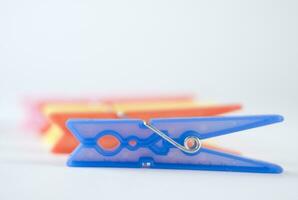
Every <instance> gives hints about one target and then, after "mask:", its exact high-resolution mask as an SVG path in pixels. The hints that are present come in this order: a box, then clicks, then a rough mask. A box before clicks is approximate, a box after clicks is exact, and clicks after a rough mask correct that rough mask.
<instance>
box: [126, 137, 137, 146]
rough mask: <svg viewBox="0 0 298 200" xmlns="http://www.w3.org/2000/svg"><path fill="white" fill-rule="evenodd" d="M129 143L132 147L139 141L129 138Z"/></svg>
mask: <svg viewBox="0 0 298 200" xmlns="http://www.w3.org/2000/svg"><path fill="white" fill-rule="evenodd" d="M128 144H129V145H130V146H131V147H135V146H136V145H137V141H136V140H134V139H131V140H129V142H128Z"/></svg>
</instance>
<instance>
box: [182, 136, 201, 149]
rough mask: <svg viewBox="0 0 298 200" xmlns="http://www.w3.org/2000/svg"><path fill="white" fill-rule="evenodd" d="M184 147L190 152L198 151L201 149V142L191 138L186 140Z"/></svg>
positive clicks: (196, 138)
mask: <svg viewBox="0 0 298 200" xmlns="http://www.w3.org/2000/svg"><path fill="white" fill-rule="evenodd" d="M184 146H185V148H187V149H188V150H198V149H199V148H200V147H201V141H200V139H199V138H198V137H195V136H189V137H187V138H185V140H184Z"/></svg>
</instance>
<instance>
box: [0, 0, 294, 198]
mask: <svg viewBox="0 0 298 200" xmlns="http://www.w3.org/2000/svg"><path fill="white" fill-rule="evenodd" d="M297 35H298V2H297V1H296V0H292V1H291V0H271V1H269V0H268V1H266V0H250V1H239V0H238V1H229V0H226V1H220V0H214V1H212V0H209V1H188V0H185V1H182V0H181V1H165V0H158V1H157V0H156V1H154V0H153V1H137V0H136V1H131V0H129V1H120V0H115V1H91V0H84V1H78V0H73V1H70V0H59V1H58V0H51V1H47V0H44V1H40V0H39V1H38V0H35V1H34V0H27V1H21V0H1V1H0V91H1V97H0V199H21V198H22V199H41V198H42V199H60V198H61V199H63V198H64V199H65V198H71V199H82V198H85V199H96V198H97V199H98V198H101V199H105V198H111V197H113V198H115V199H120V198H124V199H125V198H130V199H139V198H142V199H158V198H171V199H190V198H206V199H207V198H208V199H213V198H217V199H218V198H224V199H236V198H237V199H239V198H242V199H261V198H262V199H264V198H265V199H297V197H298V191H297V188H298V155H297V153H298V145H297V140H298V136H297V135H298V133H297V131H298V125H297V123H298V117H297V112H298V106H297V102H298V80H297V75H298V37H297ZM126 92H128V93H149V94H150V93H164V92H166V93H169V92H176V93H177V92H183V93H191V92H193V93H196V94H198V96H199V98H203V99H213V100H217V101H219V102H242V103H243V104H244V106H245V109H244V111H243V112H242V113H238V114H260V113H263V114H269V113H278V114H282V115H284V116H285V119H286V120H285V122H284V123H282V124H278V125H274V126H271V127H268V128H260V129H258V130H257V129H256V130H250V131H249V132H247V133H250V134H232V135H231V136H226V137H223V138H220V139H219V142H220V143H222V144H223V145H224V146H228V147H234V148H236V149H239V150H242V151H243V152H245V153H247V155H249V156H250V157H256V158H261V159H264V160H268V161H272V162H275V163H278V164H281V165H282V166H283V167H284V168H285V173H283V174H281V175H262V174H261V175H260V174H241V173H218V172H201V171H171V170H128V169H72V168H67V167H65V166H64V163H65V159H66V157H57V156H54V155H51V154H50V153H48V152H47V151H46V150H45V149H44V148H43V147H42V144H41V142H40V139H39V138H38V137H37V136H36V135H32V134H29V133H26V132H24V131H20V130H16V127H17V123H16V122H17V121H19V120H20V119H21V118H22V117H23V115H22V110H21V107H20V106H19V103H20V101H21V100H22V98H23V97H24V96H26V95H27V96H28V95H32V94H33V95H47V96H49V95H61V94H63V95H84V94H118V93H121V94H125V93H126Z"/></svg>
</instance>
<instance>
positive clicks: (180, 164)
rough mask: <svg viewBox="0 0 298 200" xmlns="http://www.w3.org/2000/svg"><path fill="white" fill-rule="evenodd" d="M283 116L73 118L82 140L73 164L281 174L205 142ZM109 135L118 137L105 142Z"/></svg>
mask: <svg viewBox="0 0 298 200" xmlns="http://www.w3.org/2000/svg"><path fill="white" fill-rule="evenodd" d="M282 120H283V118H282V117H281V116H279V115H260V116H244V117H195V118H169V119H152V120H151V121H150V122H149V123H148V124H146V123H144V121H143V120H137V119H121V120H120V119H118V120H83V119H77V120H75V119H73V120H69V121H68V122H67V127H68V128H69V129H70V131H71V132H72V133H73V134H74V135H75V137H76V138H77V139H78V140H79V141H80V145H79V146H78V147H77V148H76V150H75V151H74V152H73V153H72V154H71V156H70V158H69V160H68V165H69V166H74V167H134V168H142V167H145V168H166V169H190V170H217V171H237V172H258V173H281V172H282V168H281V167H280V166H278V165H275V164H271V163H267V162H263V161H258V160H253V159H249V158H244V157H242V156H239V155H234V154H230V153H226V152H224V151H218V150H214V149H210V148H208V147H204V145H202V143H203V142H204V140H206V139H208V138H212V137H217V136H220V135H225V134H230V133H233V132H238V131H242V130H246V129H251V128H255V127H259V126H264V125H268V124H272V123H276V122H280V121H282ZM106 137H109V139H110V140H113V142H112V143H111V142H110V143H108V144H104V143H102V142H101V141H102V140H105V138H106Z"/></svg>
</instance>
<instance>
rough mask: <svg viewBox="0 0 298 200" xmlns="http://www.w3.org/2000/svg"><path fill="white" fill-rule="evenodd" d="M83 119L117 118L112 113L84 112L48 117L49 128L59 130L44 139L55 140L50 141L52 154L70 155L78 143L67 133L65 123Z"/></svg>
mask: <svg viewBox="0 0 298 200" xmlns="http://www.w3.org/2000/svg"><path fill="white" fill-rule="evenodd" d="M78 117H80V118H83V119H117V118H118V116H117V114H116V113H113V112H94V113H92V112H91V113H90V112H86V113H84V112H83V113H57V114H52V115H50V121H51V126H57V127H58V128H59V130H57V129H56V130H55V131H56V132H55V133H54V132H49V133H48V134H47V135H45V137H49V138H52V137H53V136H54V137H55V136H56V138H55V139H52V147H51V151H52V153H59V154H65V153H71V152H72V151H73V150H74V149H75V148H76V147H77V146H78V145H79V141H78V140H77V139H76V138H75V137H74V136H73V135H72V134H71V133H70V132H69V130H68V129H67V127H66V126H65V123H66V121H67V120H68V119H71V118H78Z"/></svg>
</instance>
